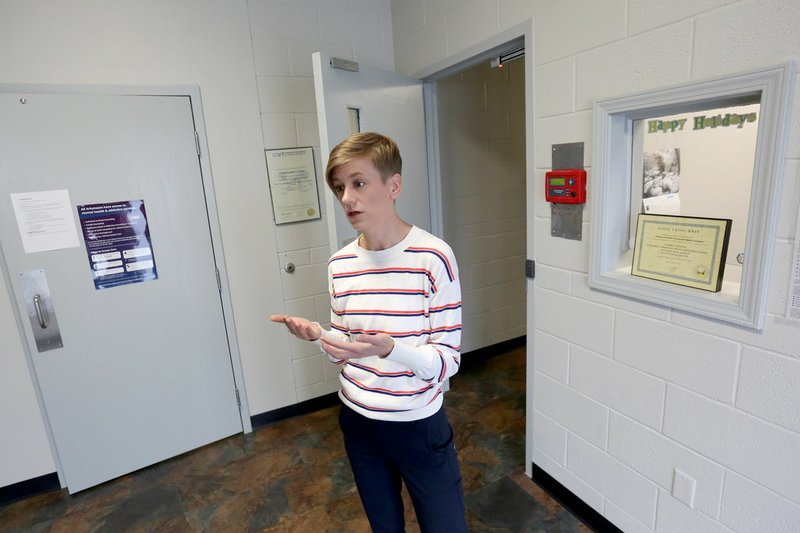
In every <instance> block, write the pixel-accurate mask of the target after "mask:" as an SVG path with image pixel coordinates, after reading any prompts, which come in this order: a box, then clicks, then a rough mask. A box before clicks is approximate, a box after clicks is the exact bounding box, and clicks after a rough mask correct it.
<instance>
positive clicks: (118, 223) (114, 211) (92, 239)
mask: <svg viewBox="0 0 800 533" xmlns="http://www.w3.org/2000/svg"><path fill="white" fill-rule="evenodd" d="M78 218H79V219H80V222H81V229H82V230H83V239H84V242H85V243H86V253H87V255H88V256H89V267H90V268H91V270H92V279H93V281H94V287H95V289H97V290H100V289H109V288H112V287H119V286H121V285H129V284H131V283H141V282H144V281H153V280H156V279H158V271H157V270H156V263H155V258H154V256H153V246H152V242H151V240H150V228H149V227H148V224H147V213H146V212H145V209H144V200H128V201H122V202H112V203H103V204H91V205H79V206H78Z"/></svg>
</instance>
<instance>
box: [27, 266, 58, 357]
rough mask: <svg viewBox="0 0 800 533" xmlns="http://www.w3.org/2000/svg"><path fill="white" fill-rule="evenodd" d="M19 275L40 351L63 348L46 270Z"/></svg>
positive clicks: (34, 336)
mask: <svg viewBox="0 0 800 533" xmlns="http://www.w3.org/2000/svg"><path fill="white" fill-rule="evenodd" d="M18 275H19V284H20V288H21V289H22V297H23V299H24V301H25V310H26V311H27V312H28V320H29V321H30V323H31V330H32V331H33V338H34V340H35V341H36V348H37V349H38V350H39V353H41V352H46V351H49V350H55V349H56V348H63V347H64V343H63V342H62V341H61V331H60V330H59V329H58V319H57V318H56V311H55V308H54V307H53V299H52V298H51V297H50V287H48V285H47V277H46V276H45V274H44V270H30V271H28V272H20V273H19V274H18Z"/></svg>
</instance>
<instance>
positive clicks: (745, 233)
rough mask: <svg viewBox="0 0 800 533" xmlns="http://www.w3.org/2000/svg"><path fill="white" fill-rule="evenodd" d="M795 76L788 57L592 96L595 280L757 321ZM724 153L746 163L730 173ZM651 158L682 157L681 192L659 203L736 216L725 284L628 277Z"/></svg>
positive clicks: (643, 296)
mask: <svg viewBox="0 0 800 533" xmlns="http://www.w3.org/2000/svg"><path fill="white" fill-rule="evenodd" d="M793 80H794V64H793V63H786V64H783V65H779V66H775V67H769V68H763V69H760V70H756V71H751V72H746V73H741V74H736V75H731V76H726V77H721V78H716V79H712V80H706V81H698V82H689V83H685V84H682V85H680V86H675V87H669V88H664V89H658V90H652V91H646V92H642V93H638V94H634V95H630V96H624V97H619V98H611V99H606V100H601V101H598V102H596V103H595V104H594V156H593V172H592V177H591V182H590V185H591V189H592V199H593V202H594V205H593V206H592V215H591V237H590V239H591V240H590V252H589V285H590V287H592V288H593V289H599V290H604V291H608V292H612V293H616V294H620V295H623V296H628V297H632V298H637V299H640V300H644V301H649V302H652V303H655V304H659V305H664V306H668V307H671V308H674V309H680V310H683V311H688V312H691V313H695V314H698V315H701V316H706V317H709V318H713V319H717V320H722V321H726V322H730V323H734V324H738V325H743V326H747V327H750V328H754V329H761V327H762V325H763V318H764V307H765V304H766V296H767V294H766V292H767V285H768V281H769V280H768V276H769V267H770V260H771V256H772V243H773V240H774V239H773V236H774V228H775V222H776V216H777V195H778V191H779V187H780V179H781V174H782V171H783V152H784V145H785V138H786V130H787V123H788V120H787V115H788V112H789V103H790V101H791V94H792V82H793ZM734 115H735V116H736V119H733V118H732V117H733V116H734ZM726 116H727V117H728V118H727V119H726V120H723V119H725V117H726ZM681 121H683V122H681ZM665 124H666V126H665ZM712 126H713V127H712ZM717 128H718V129H717ZM697 130H700V132H699V133H698V131H697ZM712 130H713V131H712ZM677 133H681V135H677ZM692 133H694V137H692ZM672 134H676V135H672ZM659 135H660V136H661V137H659ZM747 136H749V137H748V138H749V139H750V140H749V141H742V142H744V144H742V145H741V146H740V145H739V144H735V145H734V144H731V143H733V142H734V141H732V140H731V139H735V143H740V140H741V139H743V138H745V137H747ZM701 138H702V141H700V139H701ZM715 139H717V140H715ZM713 143H717V144H719V145H720V146H719V148H717V149H711V148H709V146H711V144H713ZM748 143H749V144H748ZM725 154H728V157H736V158H740V157H741V159H737V162H736V165H735V166H738V167H739V170H742V169H741V167H745V168H747V167H749V169H747V170H746V171H745V172H743V173H742V174H741V176H739V177H737V178H736V180H733V179H732V176H733V174H732V170H731V169H730V168H728V169H726V168H725V165H724V164H723V163H726V162H728V161H727V158H726V156H725ZM654 160H655V162H654ZM676 160H678V161H679V163H676ZM715 163H716V165H715ZM654 164H657V165H660V167H661V169H662V170H661V172H662V177H663V175H664V174H670V173H673V174H674V167H675V165H676V164H679V165H680V167H679V168H680V172H679V174H678V176H679V179H680V189H681V190H682V191H683V193H682V194H675V195H674V196H676V198H672V197H670V198H667V197H666V196H664V197H660V198H658V199H657V200H658V201H659V203H660V206H659V209H668V210H671V211H668V212H669V213H670V214H680V215H682V216H706V217H722V218H731V219H733V220H734V223H733V228H734V230H733V231H734V235H735V238H734V239H732V241H731V248H730V250H729V253H728V258H727V265H726V272H725V277H724V281H723V286H722V290H721V291H720V292H716V293H709V292H705V291H699V290H697V289H693V288H689V287H685V286H681V285H673V284H669V283H665V282H662V281H656V280H651V279H644V278H641V277H636V276H632V275H631V260H632V251H631V243H632V241H633V238H634V236H635V227H636V226H635V220H636V217H637V215H638V214H639V213H640V212H644V211H645V210H646V209H647V210H649V209H650V208H651V207H652V206H653V202H654V201H655V200H656V199H653V198H648V195H650V193H649V192H648V191H646V190H645V189H648V188H649V184H648V181H647V180H648V179H649V178H648V168H647V167H648V165H654ZM664 168H666V169H667V170H666V171H665V170H664ZM731 168H732V167H731ZM750 169H751V170H752V172H750V171H749V170H750ZM737 172H738V171H737ZM665 181H670V180H668V179H667V180H665ZM672 181H675V180H672ZM732 183H735V185H731V184H732ZM670 186H673V185H670ZM668 188H669V186H668V187H667V189H668ZM672 192H674V193H677V192H678V189H677V188H676V189H674V190H673V191H672ZM657 194H663V191H660V192H658V193H657ZM670 202H671V203H670ZM667 204H670V205H667Z"/></svg>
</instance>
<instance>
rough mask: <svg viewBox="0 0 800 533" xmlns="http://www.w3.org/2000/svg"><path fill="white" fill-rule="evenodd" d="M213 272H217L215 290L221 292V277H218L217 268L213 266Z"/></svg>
mask: <svg viewBox="0 0 800 533" xmlns="http://www.w3.org/2000/svg"><path fill="white" fill-rule="evenodd" d="M214 272H216V273H217V290H218V291H219V293H220V294H222V279H221V278H220V277H219V269H218V268H215V269H214Z"/></svg>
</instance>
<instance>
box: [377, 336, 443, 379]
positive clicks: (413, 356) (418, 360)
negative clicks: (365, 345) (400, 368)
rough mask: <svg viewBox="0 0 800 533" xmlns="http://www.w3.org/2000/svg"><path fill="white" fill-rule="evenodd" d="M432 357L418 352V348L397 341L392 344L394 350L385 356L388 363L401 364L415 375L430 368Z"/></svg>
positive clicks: (422, 351) (420, 351)
mask: <svg viewBox="0 0 800 533" xmlns="http://www.w3.org/2000/svg"><path fill="white" fill-rule="evenodd" d="M432 357H433V356H432V354H430V353H428V352H426V351H425V350H420V349H419V347H415V346H410V345H408V344H403V343H402V342H398V341H397V340H395V342H394V349H393V350H392V351H391V352H389V355H387V356H386V358H387V359H389V360H390V361H396V362H398V363H401V364H403V365H405V366H407V367H408V368H409V369H410V370H411V371H413V372H414V373H417V374H418V373H419V372H425V370H426V369H428V368H430V367H431V365H432V363H433V359H432Z"/></svg>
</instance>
